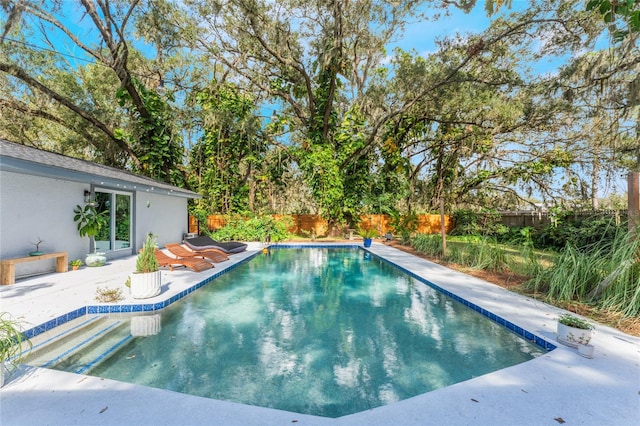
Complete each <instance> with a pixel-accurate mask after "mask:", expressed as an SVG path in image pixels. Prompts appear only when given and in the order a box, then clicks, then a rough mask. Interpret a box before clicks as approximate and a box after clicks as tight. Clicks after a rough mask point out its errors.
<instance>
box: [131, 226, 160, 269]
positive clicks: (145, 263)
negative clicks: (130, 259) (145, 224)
mask: <svg viewBox="0 0 640 426" xmlns="http://www.w3.org/2000/svg"><path fill="white" fill-rule="evenodd" d="M155 252H156V237H155V236H154V235H153V234H149V235H147V240H146V241H145V242H144V245H143V246H142V249H141V250H140V253H139V254H138V259H136V273H138V274H145V273H149V272H156V271H157V270H158V269H159V266H158V260H157V259H156V254H155Z"/></svg>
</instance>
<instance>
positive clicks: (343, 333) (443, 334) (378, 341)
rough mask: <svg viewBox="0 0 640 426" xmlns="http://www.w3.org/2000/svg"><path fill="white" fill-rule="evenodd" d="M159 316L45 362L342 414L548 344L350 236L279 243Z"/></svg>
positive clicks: (499, 364) (476, 372)
mask: <svg viewBox="0 0 640 426" xmlns="http://www.w3.org/2000/svg"><path fill="white" fill-rule="evenodd" d="M152 318H153V319H154V320H155V321H156V322H157V325H156V329H155V330H152V331H151V332H150V333H148V334H149V335H147V336H143V335H144V333H133V334H135V335H136V336H137V337H132V330H133V328H132V327H133V322H132V321H133V320H132V319H131V318H130V317H125V318H122V317H121V318H120V319H118V320H117V321H115V322H117V323H118V324H114V326H113V329H117V330H120V331H119V332H114V333H111V335H112V336H111V337H109V338H107V337H105V339H107V342H103V343H102V346H101V347H102V349H100V350H99V352H101V353H102V355H100V356H98V357H97V358H96V357H93V358H92V359H97V360H98V361H97V362H95V361H94V362H92V363H91V364H89V365H85V366H84V367H83V366H81V365H79V362H80V361H79V359H80V356H78V355H74V356H69V357H67V358H66V359H64V360H62V361H61V362H59V363H58V364H57V365H55V366H50V368H56V369H62V370H65V371H73V372H83V373H85V374H90V375H93V376H100V377H106V378H111V379H115V380H120V381H126V382H131V383H137V384H141V385H146V386H152V387H157V388H162V389H169V390H173V391H177V392H182V393H187V394H191V395H198V396H203V397H207V398H215V399H221V400H227V401H235V402H239V403H244V404H251V405H257V406H263V407H271V408H277V409H282V410H288V411H293V412H298V413H306V414H313V415H319V416H325V417H339V416H343V415H347V414H352V413H356V412H359V411H363V410H367V409H371V408H374V407H378V406H382V405H386V404H390V403H393V402H396V401H400V400H403V399H407V398H410V397H412V396H415V395H418V394H422V393H425V392H429V391H432V390H435V389H438V388H442V387H445V386H449V385H451V384H454V383H458V382H461V381H464V380H467V379H470V378H473V377H477V376H480V375H483V374H487V373H490V372H493V371H496V370H499V369H503V368H505V367H509V366H512V365H515V364H519V363H522V362H525V361H528V360H530V359H532V358H534V357H536V356H539V355H541V354H542V353H544V350H543V349H542V348H540V347H538V346H536V345H534V344H532V343H531V342H528V341H526V340H524V339H522V338H521V337H519V336H517V335H515V334H513V333H511V332H510V331H508V330H507V329H506V328H504V327H502V326H500V325H498V324H496V323H494V322H492V321H491V320H489V319H488V318H486V317H484V316H483V315H481V314H479V313H477V312H476V311H474V310H472V309H469V308H467V307H465V306H464V305H462V304H461V303H459V302H456V301H455V300H453V299H450V298H448V297H447V296H444V295H442V294H441V293H439V292H438V291H436V290H434V289H432V288H431V287H429V286H428V285H426V284H424V283H422V282H420V281H418V280H416V279H414V278H411V277H410V276H408V275H407V274H405V273H404V272H402V271H400V270H398V269H397V268H395V267H393V266H391V265H389V264H388V263H386V262H384V261H382V260H380V259H378V258H376V257H375V256H372V255H371V254H369V253H367V252H365V251H363V250H360V249H353V248H340V249H336V248H330V249H329V248H313V249H306V248H305V249H272V250H270V251H269V253H268V254H260V255H258V256H256V257H255V258H254V259H252V260H251V261H249V262H246V263H244V264H241V265H239V266H237V267H236V268H235V269H233V270H232V271H230V272H228V273H226V274H224V275H222V276H220V277H218V278H216V279H215V280H213V281H212V282H210V283H209V284H207V285H206V286H204V287H202V288H201V289H200V290H198V291H196V292H194V293H192V294H191V295H189V296H188V297H186V298H184V299H182V300H181V301H179V302H177V303H174V304H173V305H170V306H169V307H168V308H166V309H164V310H163V311H161V312H160V316H158V315H157V314H156V315H154V316H152V317H147V319H152ZM112 321H114V320H113V319H112ZM150 324H153V322H151V323H150ZM130 327H131V328H130ZM151 328H153V325H152V326H151ZM154 333H157V334H154ZM105 334H106V335H110V333H105Z"/></svg>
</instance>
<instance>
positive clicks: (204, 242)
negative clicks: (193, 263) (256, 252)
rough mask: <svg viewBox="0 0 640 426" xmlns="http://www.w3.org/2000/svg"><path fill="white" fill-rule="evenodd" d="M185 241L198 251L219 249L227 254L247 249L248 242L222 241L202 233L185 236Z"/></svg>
mask: <svg viewBox="0 0 640 426" xmlns="http://www.w3.org/2000/svg"><path fill="white" fill-rule="evenodd" d="M184 243H185V244H186V245H187V246H188V247H189V248H190V249H191V250H193V251H195V252H198V251H202V250H206V249H218V250H221V251H223V252H225V253H227V254H234V253H240V252H243V251H245V250H246V249H247V244H245V243H241V242H238V241H229V242H222V241H216V240H214V239H213V238H211V237H209V236H206V235H202V236H200V237H195V238H185V240H184Z"/></svg>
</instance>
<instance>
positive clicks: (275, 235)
mask: <svg viewBox="0 0 640 426" xmlns="http://www.w3.org/2000/svg"><path fill="white" fill-rule="evenodd" d="M292 225H293V219H292V218H291V216H283V217H281V218H278V219H274V218H273V216H270V215H265V216H256V217H253V218H250V219H245V218H243V217H241V216H238V215H232V216H227V217H225V226H224V227H222V228H220V229H219V230H217V231H216V232H215V233H211V237H212V238H215V239H216V240H220V241H231V240H235V241H266V239H267V237H269V238H270V240H271V241H273V242H277V241H282V240H286V239H288V238H289V231H288V229H289V228H291V226H292Z"/></svg>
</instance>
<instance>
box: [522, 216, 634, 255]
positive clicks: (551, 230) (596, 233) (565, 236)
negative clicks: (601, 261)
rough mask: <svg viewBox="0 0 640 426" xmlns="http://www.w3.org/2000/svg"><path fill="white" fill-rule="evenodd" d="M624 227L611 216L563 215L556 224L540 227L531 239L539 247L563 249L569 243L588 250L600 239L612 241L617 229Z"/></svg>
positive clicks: (624, 225)
mask: <svg viewBox="0 0 640 426" xmlns="http://www.w3.org/2000/svg"><path fill="white" fill-rule="evenodd" d="M626 227H627V224H626V223H621V224H619V225H617V224H616V223H615V219H614V218H612V217H606V216H605V217H603V216H594V217H588V218H584V219H583V218H580V219H571V218H570V216H565V217H564V219H560V220H559V223H558V224H556V225H547V226H545V227H544V228H542V229H541V230H540V231H539V232H538V233H537V235H535V236H534V238H533V241H534V244H535V246H536V247H539V248H553V249H555V250H563V249H564V248H565V247H566V246H567V244H570V245H572V246H573V247H574V248H576V249H577V250H580V251H589V250H592V249H593V247H594V246H595V245H597V244H599V243H600V242H602V241H613V239H614V238H615V236H616V234H617V233H618V231H619V230H620V229H626Z"/></svg>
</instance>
